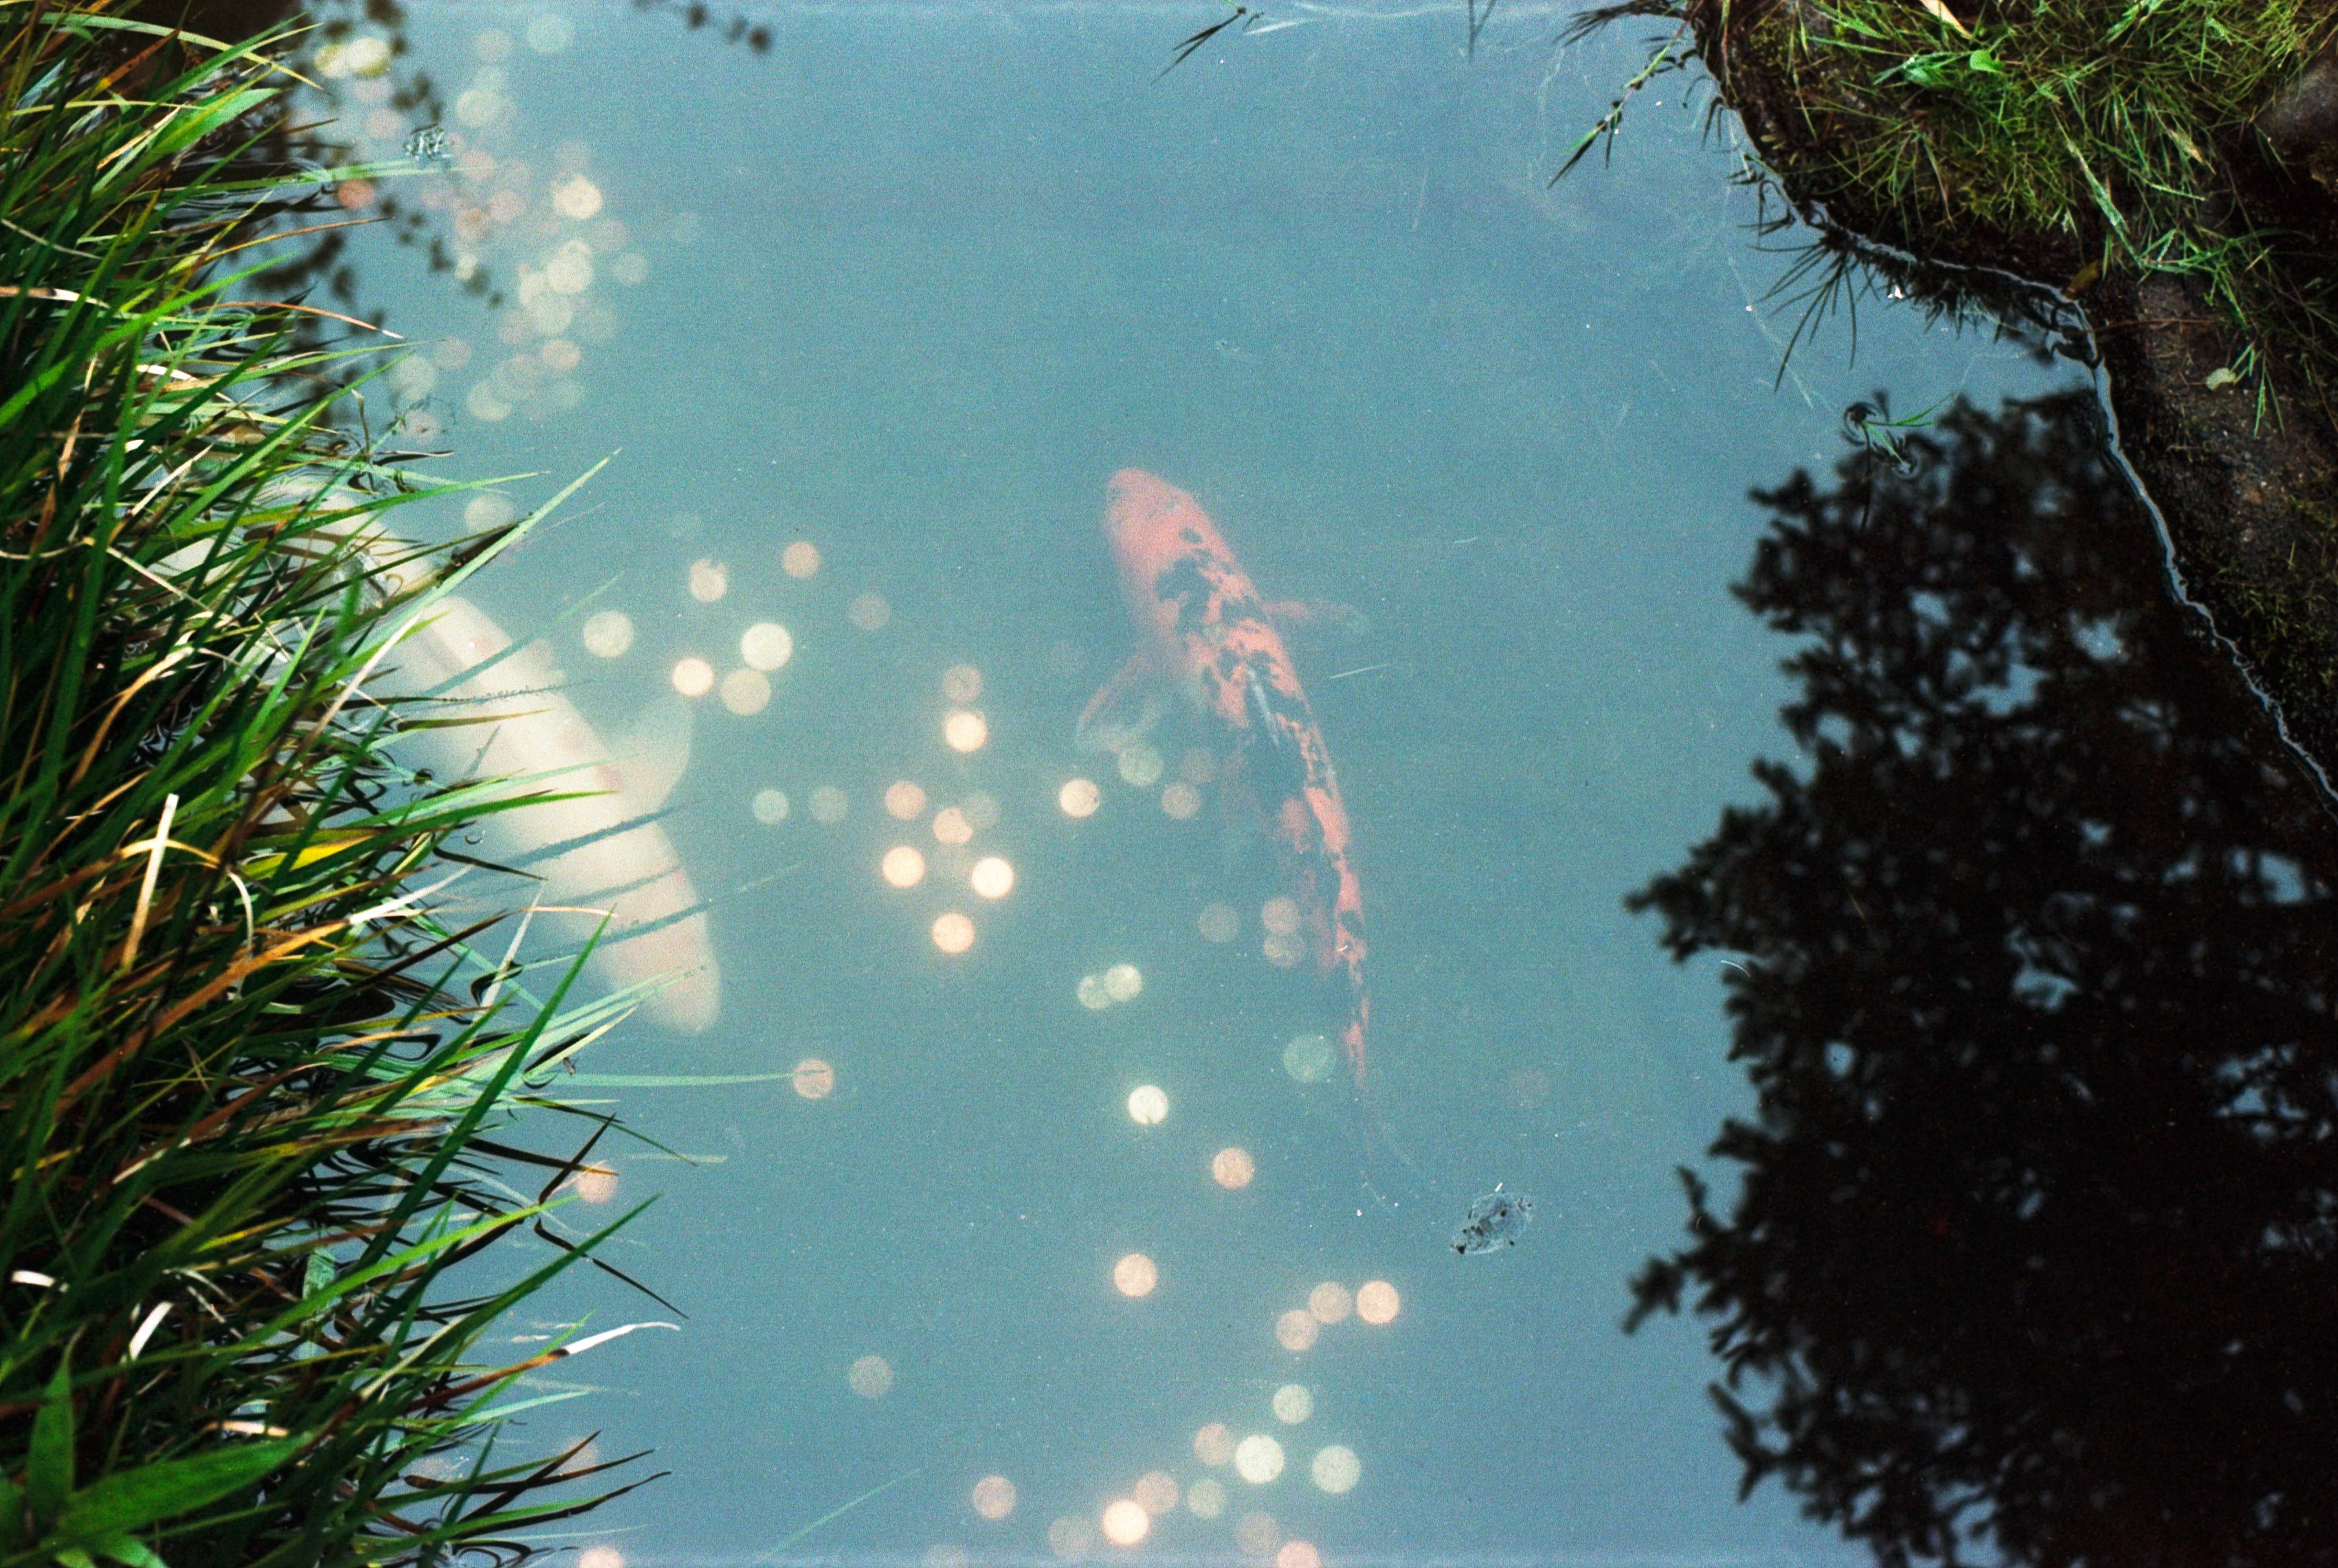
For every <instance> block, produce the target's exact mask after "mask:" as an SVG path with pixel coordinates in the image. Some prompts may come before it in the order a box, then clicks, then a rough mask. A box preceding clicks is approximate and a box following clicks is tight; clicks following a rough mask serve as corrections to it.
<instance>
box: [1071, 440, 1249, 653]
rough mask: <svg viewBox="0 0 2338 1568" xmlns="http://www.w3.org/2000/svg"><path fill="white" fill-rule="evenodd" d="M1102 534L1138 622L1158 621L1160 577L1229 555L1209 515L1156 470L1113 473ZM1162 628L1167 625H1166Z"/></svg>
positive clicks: (1229, 565) (1227, 559)
mask: <svg viewBox="0 0 2338 1568" xmlns="http://www.w3.org/2000/svg"><path fill="white" fill-rule="evenodd" d="M1104 534H1105V538H1106V539H1107V540H1109V541H1111V544H1112V554H1113V558H1114V559H1115V560H1116V561H1118V562H1119V563H1120V580H1121V587H1122V590H1123V591H1124V592H1125V593H1126V594H1127V596H1128V603H1129V607H1130V609H1131V610H1133V611H1134V612H1135V614H1136V618H1137V620H1138V622H1140V623H1141V624H1148V625H1155V626H1156V627H1157V626H1158V616H1159V613H1160V610H1161V608H1162V603H1163V600H1162V594H1161V589H1160V584H1161V582H1162V580H1163V578H1164V576H1166V575H1168V574H1169V573H1173V572H1174V571H1175V569H1176V568H1177V567H1178V566H1179V565H1180V564H1184V563H1190V562H1195V561H1206V562H1209V563H1211V564H1213V565H1214V564H1223V566H1224V569H1225V570H1226V571H1227V572H1229V573H1232V572H1233V571H1235V570H1236V569H1235V568H1234V567H1233V554H1232V553H1231V552H1229V551H1228V550H1227V548H1226V542H1225V540H1224V539H1223V538H1221V537H1220V536H1219V534H1218V530H1217V525H1216V524H1213V523H1212V522H1211V521H1210V515H1209V514H1208V513H1206V512H1204V511H1203V510H1202V508H1201V505H1200V504H1199V503H1197V502H1196V501H1195V500H1194V498H1193V497H1192V496H1191V495H1186V494H1185V492H1184V491H1183V490H1180V489H1178V488H1177V486H1175V485H1172V484H1170V483H1169V482H1168V481H1167V480H1166V479H1164V478H1162V477H1160V476H1159V475H1154V474H1147V473H1145V472H1144V470H1143V469H1141V468H1124V469H1122V470H1121V471H1120V472H1119V473H1117V474H1115V475H1113V476H1112V485H1111V488H1110V489H1109V491H1108V492H1107V496H1106V502H1105V513H1104ZM1164 630H1165V628H1164Z"/></svg>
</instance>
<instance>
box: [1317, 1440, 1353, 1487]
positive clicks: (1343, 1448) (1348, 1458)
mask: <svg viewBox="0 0 2338 1568" xmlns="http://www.w3.org/2000/svg"><path fill="white" fill-rule="evenodd" d="M1307 1473H1308V1474H1309V1475H1311V1476H1313V1477H1314V1481H1315V1485H1317V1486H1318V1487H1320V1488H1321V1489H1322V1490H1323V1491H1326V1492H1329V1493H1331V1494H1332V1495H1334V1496H1337V1495H1339V1494H1341V1493H1342V1492H1345V1491H1348V1490H1350V1489H1351V1488H1352V1487H1353V1486H1354V1485H1355V1484H1356V1483H1357V1481H1358V1480H1359V1479H1361V1477H1362V1475H1363V1474H1364V1466H1363V1463H1362V1461H1361V1460H1359V1459H1358V1458H1357V1457H1356V1451H1355V1450H1354V1449H1353V1448H1351V1447H1349V1446H1347V1445H1346V1444H1344V1443H1334V1444H1332V1445H1331V1446H1330V1447H1328V1448H1322V1449H1319V1450H1317V1451H1316V1455H1315V1459H1314V1462H1313V1463H1312V1464H1311V1465H1308V1466H1307Z"/></svg>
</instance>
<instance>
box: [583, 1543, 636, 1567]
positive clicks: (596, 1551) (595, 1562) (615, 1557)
mask: <svg viewBox="0 0 2338 1568" xmlns="http://www.w3.org/2000/svg"><path fill="white" fill-rule="evenodd" d="M576 1568H625V1554H624V1553H622V1552H620V1551H618V1550H617V1549H616V1548H615V1547H614V1546H587V1547H586V1548H585V1550H584V1552H583V1553H580V1554H579V1555H578V1557H577V1559H576Z"/></svg>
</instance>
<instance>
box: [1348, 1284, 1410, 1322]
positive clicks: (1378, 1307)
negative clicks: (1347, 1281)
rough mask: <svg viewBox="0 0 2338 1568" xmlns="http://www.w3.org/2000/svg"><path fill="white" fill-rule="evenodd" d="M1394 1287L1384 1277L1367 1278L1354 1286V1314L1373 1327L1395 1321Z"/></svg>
mask: <svg viewBox="0 0 2338 1568" xmlns="http://www.w3.org/2000/svg"><path fill="white" fill-rule="evenodd" d="M1399 1304H1400V1302H1399V1299H1398V1296H1397V1293H1396V1287H1395V1286H1393V1285H1391V1284H1390V1283H1389V1282H1388V1281H1387V1280H1385V1279H1367V1280H1366V1281H1364V1283H1363V1284H1361V1285H1360V1286H1358V1287H1357V1288H1356V1316H1357V1317H1358V1318H1361V1319H1363V1320H1364V1321H1365V1322H1367V1323H1370V1324H1372V1325H1374V1326H1375V1327H1377V1326H1379V1325H1380V1324H1383V1323H1393V1322H1395V1321H1396V1314H1397V1308H1398V1306H1399Z"/></svg>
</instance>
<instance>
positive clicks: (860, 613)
mask: <svg viewBox="0 0 2338 1568" xmlns="http://www.w3.org/2000/svg"><path fill="white" fill-rule="evenodd" d="M844 618H845V619H846V620H848V621H850V622H852V624H853V626H854V627H855V628H856V629H858V630H860V631H862V632H882V631H883V630H885V626H886V623H887V622H889V621H891V620H892V619H893V607H892V606H891V605H890V604H888V603H886V602H885V595H883V594H882V593H863V594H861V595H860V597H858V598H856V599H854V600H853V601H852V603H851V604H850V606H849V607H848V608H847V609H846V610H845V612H844Z"/></svg>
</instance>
